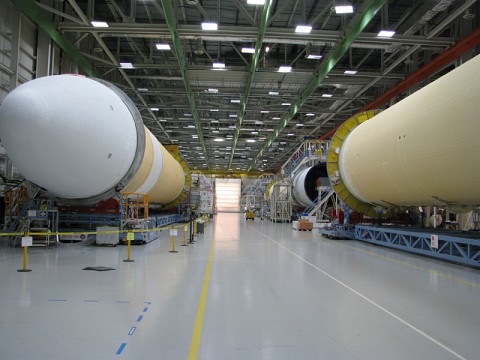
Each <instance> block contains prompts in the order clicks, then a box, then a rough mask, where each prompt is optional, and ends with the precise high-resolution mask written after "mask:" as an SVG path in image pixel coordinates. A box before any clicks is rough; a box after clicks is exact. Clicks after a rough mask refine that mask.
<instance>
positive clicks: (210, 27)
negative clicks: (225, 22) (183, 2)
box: [202, 22, 218, 31]
mask: <svg viewBox="0 0 480 360" xmlns="http://www.w3.org/2000/svg"><path fill="white" fill-rule="evenodd" d="M202 30H207V31H215V30H218V24H217V23H214V22H202Z"/></svg>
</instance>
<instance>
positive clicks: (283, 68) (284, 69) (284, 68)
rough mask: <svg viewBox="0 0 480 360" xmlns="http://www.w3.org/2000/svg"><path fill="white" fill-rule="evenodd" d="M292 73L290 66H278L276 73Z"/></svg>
mask: <svg viewBox="0 0 480 360" xmlns="http://www.w3.org/2000/svg"><path fill="white" fill-rule="evenodd" d="M290 71H292V67H291V66H287V65H284V66H280V67H279V68H278V72H281V73H288V72H290Z"/></svg>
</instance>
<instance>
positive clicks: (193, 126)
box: [187, 125, 195, 129]
mask: <svg viewBox="0 0 480 360" xmlns="http://www.w3.org/2000/svg"><path fill="white" fill-rule="evenodd" d="M187 127H188V128H189V129H195V125H188V126H187Z"/></svg>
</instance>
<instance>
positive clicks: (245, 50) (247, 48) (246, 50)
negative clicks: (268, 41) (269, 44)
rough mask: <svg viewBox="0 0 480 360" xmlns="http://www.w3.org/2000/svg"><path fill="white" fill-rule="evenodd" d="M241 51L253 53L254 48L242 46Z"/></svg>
mask: <svg viewBox="0 0 480 360" xmlns="http://www.w3.org/2000/svg"><path fill="white" fill-rule="evenodd" d="M242 53H244V54H254V53H255V48H252V47H243V48H242Z"/></svg>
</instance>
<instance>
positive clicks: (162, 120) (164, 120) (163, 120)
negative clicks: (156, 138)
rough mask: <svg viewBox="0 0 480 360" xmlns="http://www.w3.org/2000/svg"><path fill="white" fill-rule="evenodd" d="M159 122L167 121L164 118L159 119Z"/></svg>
mask: <svg viewBox="0 0 480 360" xmlns="http://www.w3.org/2000/svg"><path fill="white" fill-rule="evenodd" d="M159 120H160V121H161V122H167V120H166V119H159Z"/></svg>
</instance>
